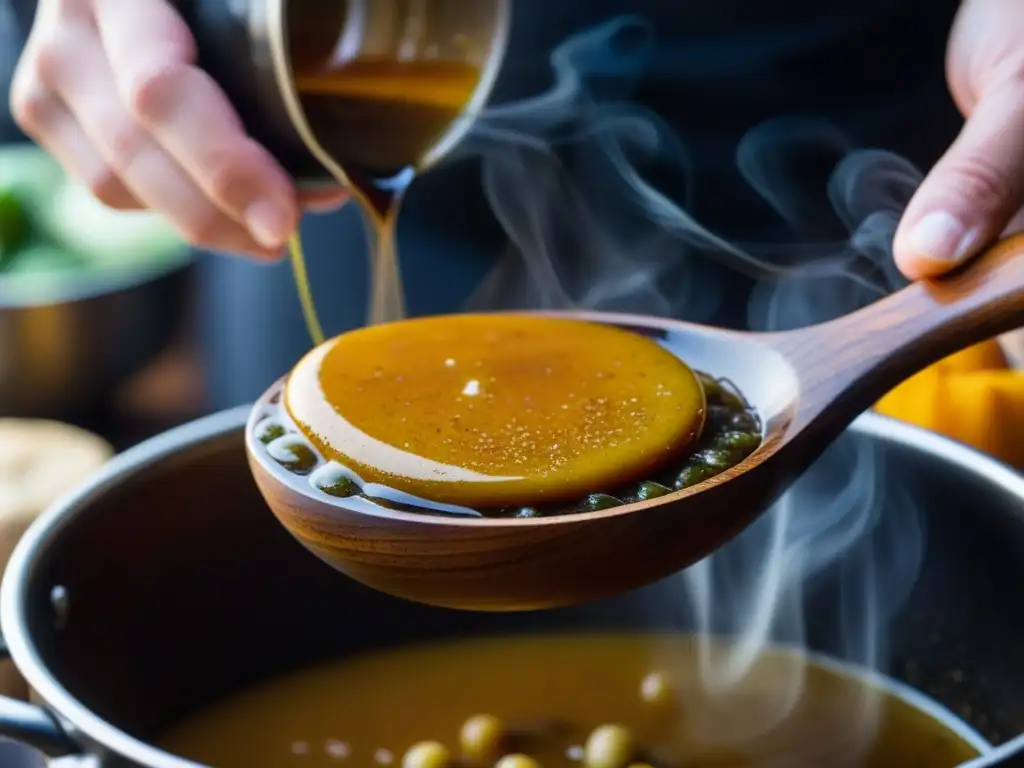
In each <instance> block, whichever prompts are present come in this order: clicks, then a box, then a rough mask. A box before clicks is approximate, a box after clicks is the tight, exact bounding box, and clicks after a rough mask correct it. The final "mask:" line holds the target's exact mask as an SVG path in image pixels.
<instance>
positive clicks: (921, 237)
mask: <svg viewBox="0 0 1024 768" xmlns="http://www.w3.org/2000/svg"><path fill="white" fill-rule="evenodd" d="M977 239H978V230H976V229H974V230H968V229H967V228H966V227H965V226H964V225H963V224H961V223H960V221H959V219H957V218H956V217H955V216H953V215H952V214H949V213H946V212H945V211H935V212H934V213H929V214H928V215H927V216H925V217H924V218H923V219H921V220H920V221H919V222H917V224H916V225H915V226H914V228H913V229H911V230H910V235H909V237H908V238H907V244H908V245H909V246H910V249H911V251H913V254H914V256H917V257H919V258H924V259H928V260H930V261H951V262H959V261H963V260H964V259H965V258H967V257H968V256H969V255H970V253H971V249H972V248H973V247H974V245H975V243H976V241H977Z"/></svg>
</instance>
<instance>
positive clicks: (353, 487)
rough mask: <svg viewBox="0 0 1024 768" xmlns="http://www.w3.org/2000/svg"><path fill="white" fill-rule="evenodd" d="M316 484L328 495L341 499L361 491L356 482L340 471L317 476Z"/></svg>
mask: <svg viewBox="0 0 1024 768" xmlns="http://www.w3.org/2000/svg"><path fill="white" fill-rule="evenodd" d="M315 485H316V487H317V488H318V489H319V490H321V491H323V492H324V493H326V494H327V495H328V496H335V497H336V498H339V499H347V498H349V497H351V496H355V495H356V494H357V493H359V486H358V485H357V484H356V482H355V481H354V480H353V479H352V478H350V477H348V476H346V475H345V474H343V473H342V472H340V471H339V472H337V473H331V474H328V475H324V476H323V477H318V478H316V483H315Z"/></svg>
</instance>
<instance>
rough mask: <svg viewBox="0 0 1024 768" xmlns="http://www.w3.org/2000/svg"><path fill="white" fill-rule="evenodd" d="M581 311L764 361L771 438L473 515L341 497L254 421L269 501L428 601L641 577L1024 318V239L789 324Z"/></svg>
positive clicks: (323, 548) (591, 591) (580, 588)
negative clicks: (313, 483)
mask: <svg viewBox="0 0 1024 768" xmlns="http://www.w3.org/2000/svg"><path fill="white" fill-rule="evenodd" d="M570 314H573V315H575V316H579V317H585V318H588V319H591V320H597V321H600V322H607V323H614V324H616V325H621V326H624V327H630V328H635V329H638V330H642V331H644V332H647V333H650V334H653V335H672V336H673V337H674V338H677V339H682V340H683V341H686V340H692V341H694V342H699V343H700V344H703V345H704V346H705V347H707V346H708V345H709V343H711V344H712V345H713V346H714V348H715V350H716V354H717V355H718V356H719V360H720V362H721V364H722V365H723V366H727V364H729V363H732V365H733V367H735V366H736V364H737V362H738V360H737V358H741V359H740V360H739V362H742V363H744V364H745V363H747V362H748V361H760V362H757V363H751V364H752V365H755V366H762V367H763V369H760V368H759V369H757V370H753V371H751V372H750V379H749V380H750V381H751V382H755V381H758V380H762V384H763V383H764V381H763V380H765V379H770V380H778V381H779V382H780V384H779V386H777V387H774V389H773V388H772V386H768V387H767V389H766V391H768V392H770V394H771V396H770V397H766V399H765V400H764V404H763V405H762V406H761V407H760V408H759V410H760V411H761V416H762V419H763V420H764V422H765V436H764V440H763V442H762V445H761V447H760V448H758V450H757V451H756V452H755V453H753V454H752V455H751V456H750V457H749V458H747V459H746V460H745V461H744V462H742V463H741V464H739V465H737V466H736V467H734V468H732V469H730V470H728V471H726V472H724V473H722V474H721V475H718V476H717V477H715V478H712V479H711V480H708V481H706V482H704V483H701V484H700V485H697V486H695V487H693V488H689V489H686V490H683V491H679V492H676V493H673V494H669V495H666V496H663V497H661V498H658V499H653V500H650V501H646V502H640V503H636V504H630V505H626V506H622V507H617V508H614V509H609V510H605V511H601V512H592V513H585V514H577V515H566V516H561V517H547V518H535V519H476V518H472V519H463V518H455V517H433V516H421V515H416V514H410V513H405V512H398V511H392V510H388V509H384V508H377V509H376V510H375V511H373V512H369V513H368V512H366V511H357V510H355V509H353V508H352V505H351V503H348V502H346V500H344V499H332V498H329V497H327V496H325V495H323V494H321V493H319V492H317V491H316V490H315V489H312V488H304V487H302V486H301V485H300V484H296V483H295V482H294V478H289V477H288V473H287V472H285V470H283V469H281V468H280V467H279V466H277V465H276V464H275V463H274V462H273V461H271V460H269V458H268V457H267V455H266V452H265V450H264V449H263V446H262V445H261V444H260V443H259V441H258V440H256V439H255V438H254V436H253V434H252V432H253V430H252V428H251V427H252V424H253V423H254V420H253V421H251V422H250V429H248V430H247V437H246V443H247V447H248V451H249V460H250V465H251V467H252V471H253V475H254V477H255V479H256V482H257V484H258V485H259V488H260V490H261V492H262V493H263V495H264V497H265V498H266V500H267V502H268V504H269V505H270V508H271V509H272V510H273V512H274V514H275V515H276V516H277V518H278V519H279V520H280V521H281V523H282V524H283V525H284V526H285V527H286V528H287V529H288V530H289V531H291V533H292V534H293V535H294V536H295V537H296V538H297V539H298V540H299V541H300V542H301V543H302V544H304V545H305V546H306V547H307V548H308V549H309V550H311V551H312V552H314V553H315V554H317V555H318V556H319V557H321V558H322V559H323V560H325V561H326V562H327V563H329V564H330V565H332V566H334V567H335V568H337V569H338V570H340V571H342V572H344V573H346V574H348V575H349V576H351V577H352V578H354V579H357V580H359V581H361V582H363V583H365V584H368V585H369V586H371V587H375V588H377V589H380V590H382V591H384V592H389V593H391V594H394V595H398V596H401V597H405V598H408V599H411V600H416V601H419V602H423V603H430V604H434V605H440V606H446V607H454V608H466V609H476V610H489V611H509V610H529V609H536V608H548V607H555V606H560V605H567V604H572V603H580V602H585V601H589V600H593V599H597V598H600V597H605V596H608V595H612V594H615V593H618V592H622V591H625V590H628V589H632V588H635V587H639V586H641V585H643V584H647V583H650V582H652V581H654V580H657V579H659V578H661V577H664V576H667V575H669V574H671V573H674V572H676V571H678V570H680V569H681V568H684V567H686V566H688V565H691V564H692V563H694V562H696V561H697V560H699V559H701V558H703V557H704V556H706V555H707V554H709V553H710V552H712V551H714V550H715V549H717V548H718V547H720V546H721V545H722V544H724V543H725V542H727V541H728V540H729V539H730V538H732V537H733V536H735V535H736V534H737V533H738V532H739V531H741V530H742V529H743V528H744V527H745V526H747V525H748V524H749V523H750V522H751V521H753V520H754V519H756V518H757V516H758V515H759V514H760V513H761V512H762V511H763V510H764V509H766V508H767V507H768V506H769V504H770V503H771V502H772V501H774V500H775V499H777V498H778V497H779V496H780V495H781V494H782V493H783V492H784V491H785V490H786V489H787V488H788V487H789V486H790V485H791V484H792V482H793V481H794V480H795V479H796V478H797V477H798V476H799V475H800V474H801V473H802V472H803V471H804V470H805V469H806V468H807V467H808V466H809V465H810V464H811V463H812V462H813V461H814V460H815V459H816V458H817V457H818V456H819V455H820V454H821V452H822V451H823V450H824V449H825V448H826V447H827V446H828V444H829V443H830V442H831V441H832V440H834V439H835V438H836V437H837V436H838V435H839V434H840V433H841V432H842V430H843V429H845V428H846V426H847V425H848V424H849V423H850V422H851V421H852V420H853V419H854V418H855V417H856V416H857V415H858V414H859V413H861V412H862V411H864V410H865V409H867V408H869V407H870V406H871V405H872V404H873V403H874V402H875V401H876V400H877V399H878V398H879V397H880V396H881V395H883V394H884V393H885V392H887V391H888V390H889V389H890V388H892V387H893V386H895V385H896V384H898V383H899V382H900V381H902V380H903V379H905V378H907V377H909V376H911V375H912V374H914V373H916V372H917V371H919V370H921V369H922V368H924V367H926V366H928V365H930V364H932V363H934V362H936V361H938V360H940V359H942V358H943V357H945V356H947V355H949V354H951V353H953V352H955V351H957V350H959V349H962V348H964V347H966V346H969V345H971V344H974V343H976V342H979V341H981V340H984V339H986V338H990V337H992V336H994V335H997V334H999V333H1002V332H1005V331H1009V330H1012V329H1014V328H1016V327H1019V326H1021V325H1024V236H1018V237H1014V238H1012V239H1010V240H1007V241H1005V242H1003V243H1001V244H999V245H998V246H996V247H995V248H993V249H992V250H991V251H990V252H989V253H987V254H985V255H984V256H982V257H980V258H979V259H977V260H975V261H974V262H973V263H971V264H970V265H968V266H967V267H966V268H964V269H962V270H960V271H959V272H958V273H957V274H954V275H951V276H949V277H946V278H944V279H942V280H936V281H929V282H920V283H916V284H914V285H911V286H909V287H907V288H905V289H903V290H901V291H899V292H897V293H895V294H893V295H892V296H889V297H887V298H885V299H883V300H881V301H879V302H877V303H876V304H874V305H872V306H870V307H867V308H866V309H863V310H861V311H859V312H856V313H854V314H851V315H848V316H846V317H843V318H840V319H839V320H836V321H833V322H830V323H826V324H822V325H818V326H812V327H809V328H805V329H801V330H798V331H792V332H788V333H779V334H744V333H736V332H732V331H723V330H718V329H713V328H707V327H703V326H697V325H690V324H686V323H680V322H676V321H672V320H665V319H660V318H649V317H638V316H627V315H617V314H601V313H570ZM752 352H756V353H758V354H752ZM730 358H732V359H731V360H730ZM766 361H770V362H771V364H770V365H767V364H766ZM710 372H711V373H712V374H715V373H716V372H717V371H715V370H711V371H710ZM769 384H771V382H769ZM281 386H282V385H281V382H278V383H277V384H276V385H275V386H274V387H273V388H272V389H271V390H270V391H268V393H267V395H266V396H265V397H264V398H262V399H261V400H260V402H259V403H257V405H256V410H255V411H254V414H256V413H258V412H259V411H260V409H261V408H267V407H269V404H270V403H271V401H272V400H273V399H274V398H275V397H276V395H277V393H279V391H280V388H281ZM741 389H743V387H742V386H741ZM783 395H784V396H783Z"/></svg>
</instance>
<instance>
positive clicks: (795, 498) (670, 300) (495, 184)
mask: <svg viewBox="0 0 1024 768" xmlns="http://www.w3.org/2000/svg"><path fill="white" fill-rule="evenodd" d="M652 47H653V31H652V30H651V28H650V27H649V26H648V25H647V24H646V23H645V22H644V21H643V20H641V19H638V18H635V17H622V18H618V19H615V20H613V21H611V22H609V23H607V24H605V25H603V26H600V27H598V28H596V29H593V30H589V31H587V32H584V33H582V34H580V35H577V36H575V37H573V38H571V39H570V40H568V41H566V42H565V43H564V44H562V45H561V46H560V47H559V48H558V49H557V50H556V51H555V52H554V54H553V55H552V66H553V69H554V72H555V76H556V82H555V85H554V86H553V88H552V89H551V90H550V91H548V92H547V93H545V94H542V95H540V96H537V97H535V98H531V99H528V100H525V101H520V102H516V103H513V104H508V105H502V106H499V107H495V108H492V109H491V110H490V111H488V112H487V113H486V114H484V115H482V116H481V117H480V119H479V121H478V123H477V126H476V128H475V130H474V131H473V133H472V135H471V136H470V138H469V139H468V140H467V141H466V143H465V144H464V146H463V147H462V152H461V154H464V155H465V154H469V155H474V156H477V157H478V158H480V160H481V163H482V169H483V181H484V189H485V192H486V195H487V197H488V200H489V202H490V204H491V206H492V209H493V211H494V213H495V215H496V216H497V218H498V220H499V221H500V222H501V224H502V226H503V227H504V229H505V231H506V233H507V234H508V237H509V240H510V243H511V245H512V248H511V249H510V251H509V253H508V254H506V257H505V258H504V259H503V260H502V261H501V263H500V264H499V265H498V267H497V268H496V269H495V270H494V272H493V273H492V274H491V275H490V277H489V278H488V280H487V281H486V282H485V283H484V284H483V285H482V286H481V287H480V289H479V291H478V292H477V294H476V295H475V296H474V297H473V299H472V300H471V302H470V306H471V307H473V308H481V307H483V308H518V307H530V308H538V307H540V308H572V307H581V308H588V309H602V310H619V311H630V312H637V313H642V314H653V315H663V316H673V317H680V318H684V319H688V320H695V321H702V320H707V319H709V318H711V317H712V316H713V314H714V313H715V312H716V311H717V310H718V309H719V308H720V304H721V302H722V301H723V297H724V296H725V295H726V292H725V291H724V290H723V285H722V283H721V279H722V278H721V269H720V267H721V266H722V265H724V266H726V267H728V268H730V269H731V270H732V271H734V272H738V273H742V274H744V275H747V276H750V277H753V278H755V279H757V280H758V281H759V284H758V287H757V288H756V289H755V291H754V293H753V298H752V300H751V302H750V306H749V308H748V313H747V321H748V325H749V327H750V328H752V329H755V330H781V329H789V328H795V327H801V326H805V325H808V324H812V323H817V322H822V321H825V320H828V319H831V318H833V317H836V316H838V315H841V314H845V313H847V312H850V311H853V310H855V309H857V308H859V307H861V306H864V305H866V304H868V303H870V302H872V301H874V300H876V299H877V298H879V297H881V296H883V295H885V294H887V293H889V292H891V291H892V290H893V289H895V288H897V287H899V286H900V285H901V284H902V279H901V278H900V276H899V274H898V273H897V272H896V270H895V268H894V266H893V263H892V259H891V251H890V244H891V242H892V236H893V233H894V231H895V227H896V224H897V221H898V218H899V215H900V212H901V210H902V209H903V207H904V206H905V204H906V202H907V201H908V200H909V198H910V195H911V193H912V192H913V190H914V189H915V187H916V186H917V184H918V183H919V181H920V178H921V176H920V174H919V173H918V171H917V170H916V169H915V168H914V167H913V166H912V165H911V164H909V163H908V162H906V161H905V160H902V159H901V158H899V157H897V156H895V155H892V154H891V153H887V152H882V151H875V150H870V151H856V150H854V149H853V148H852V147H850V146H848V145H847V143H846V142H845V139H844V138H843V137H842V135H841V134H839V133H838V132H837V131H836V130H835V129H834V128H832V127H831V126H829V125H826V124H822V123H818V122H815V121H810V120H798V119H787V120H776V121H773V122H771V123H767V124H763V125H760V126H758V127H756V128H755V129H754V130H752V131H750V132H749V133H748V134H747V136H746V137H745V138H744V139H743V140H742V141H741V142H740V144H739V146H738V148H737V152H736V163H737V166H738V168H739V170H740V173H741V175H742V177H743V178H744V179H745V181H746V182H747V184H748V185H749V186H750V187H751V188H753V189H754V190H756V192H757V193H758V194H759V196H760V197H761V198H762V199H763V201H764V202H765V203H766V204H767V205H768V206H769V207H770V209H771V210H772V211H774V213H775V214H776V216H777V222H776V224H777V225H778V231H780V232H784V233H785V234H784V235H781V236H778V237H774V238H772V239H770V240H768V239H765V240H764V241H761V242H756V241H751V242H743V241H742V240H741V239H740V238H736V237H734V236H733V237H727V236H725V235H722V234H719V233H716V232H714V231H712V230H711V229H710V228H708V227H705V226H703V225H702V224H701V223H700V222H699V221H697V219H696V218H695V217H694V216H692V215H690V214H689V213H687V208H689V207H690V203H691V202H692V198H693V196H694V195H696V194H699V190H697V189H696V188H695V187H694V176H693V172H692V166H691V163H690V161H689V158H688V155H687V151H686V147H685V145H684V144H683V142H682V141H681V140H680V139H679V138H678V137H677V136H676V135H675V134H674V133H673V132H672V131H671V130H670V129H669V127H668V126H667V125H666V123H665V122H664V121H663V120H662V119H660V118H659V117H658V116H657V115H656V114H654V113H652V112H651V111H649V110H647V109H644V108H642V107H639V106H637V105H635V104H633V103H630V101H629V94H630V92H631V90H632V87H633V86H634V84H635V82H636V81H637V80H638V78H639V77H640V75H641V73H642V72H643V70H644V66H645V64H646V62H647V61H648V58H649V57H650V55H651V51H652ZM609 75H611V77H609ZM823 156H831V157H834V162H833V163H832V165H833V169H832V172H831V176H830V178H829V179H828V181H827V184H826V183H825V182H824V180H823V181H822V183H821V184H820V186H817V187H814V186H813V185H812V186H810V187H808V185H807V184H806V183H803V178H804V177H803V175H802V174H801V173H800V169H801V168H802V167H804V165H805V163H804V161H805V159H806V158H807V157H817V158H820V157H823ZM652 170H653V171H654V172H655V174H654V175H656V176H657V177H658V178H660V179H665V178H673V179H674V180H675V182H676V183H675V184H674V186H675V187H677V188H679V189H682V190H684V192H683V193H682V194H681V195H676V196H675V197H671V196H669V195H668V194H665V193H664V192H662V191H661V188H662V187H661V186H660V185H658V184H656V183H654V182H652V181H650V180H649V179H650V178H651V175H652V174H651V173H649V172H650V171H652ZM680 197H681V198H683V199H678V198H680ZM826 214H827V215H826ZM709 265H711V266H717V267H719V269H709ZM712 373H713V372H712ZM898 482H899V480H898V478H893V477H890V476H887V475H886V474H885V468H884V466H883V465H882V464H881V462H880V457H879V456H878V455H877V454H876V452H875V450H874V448H873V447H872V446H871V445H869V444H868V443H866V442H863V441H861V442H858V441H856V440H854V439H852V438H844V439H843V440H841V441H839V442H838V443H837V444H836V445H835V446H834V447H833V449H832V450H831V451H830V452H829V453H828V454H827V455H826V456H825V457H824V458H822V460H821V461H819V462H818V463H817V464H816V465H815V466H814V467H813V468H812V469H811V470H810V471H809V472H808V473H807V474H806V475H805V476H804V477H803V478H802V479H801V481H800V482H799V483H798V484H797V485H796V486H795V487H794V488H793V489H792V490H791V491H790V492H789V493H788V494H787V495H786V496H785V497H784V498H783V499H782V500H780V501H779V502H778V503H777V504H776V505H774V507H773V508H772V509H771V510H770V511H769V512H768V513H766V514H765V515H764V516H763V517H762V518H761V519H760V520H759V521H758V522H756V523H755V524H754V525H752V526H751V527H750V528H748V529H747V530H746V531H745V532H744V533H743V534H741V535H740V536H739V537H738V538H737V539H735V540H734V541H732V542H731V543H730V544H728V545H727V546H726V547H724V548H723V549H721V550H720V551H719V552H717V553H715V554H714V555H712V556H711V557H709V558H707V559H706V560H704V561H703V562H700V563H698V564H697V565H695V566H693V567H692V568H690V569H689V570H687V571H686V572H684V573H682V574H680V575H679V576H678V577H676V580H677V585H678V590H677V593H678V600H680V601H687V602H688V603H689V606H688V608H689V609H690V613H691V614H692V615H693V616H694V617H695V620H696V626H695V629H696V630H698V631H699V632H700V634H701V640H700V641H699V645H698V648H697V652H696V659H697V661H698V665H699V668H698V673H699V680H700V682H701V686H702V688H703V690H704V694H705V695H706V697H707V700H708V701H710V702H712V703H713V706H711V707H710V708H709V709H708V711H707V717H703V718H701V717H698V718H696V720H695V721H692V722H690V723H688V724H687V725H686V727H689V728H692V729H693V732H694V733H693V738H694V739H696V740H698V741H703V742H706V743H707V744H708V745H709V746H716V745H717V746H720V745H728V746H729V747H731V748H734V749H739V750H742V748H743V745H744V744H747V743H750V742H751V741H752V740H754V739H762V738H763V737H765V736H766V734H771V733H772V732H773V731H776V730H779V729H781V728H782V726H783V725H784V723H785V720H786V717H787V715H788V714H789V713H790V712H791V710H792V708H793V707H794V705H795V703H796V702H797V701H798V700H799V698H800V695H801V692H802V691H803V685H804V680H805V673H806V660H805V659H804V658H803V657H801V656H800V655H793V656H791V657H787V660H786V661H785V665H786V667H787V668H786V670H785V674H784V675H782V676H781V677H779V676H777V675H776V676H775V677H773V685H772V686H771V687H770V689H766V690H760V689H759V697H758V698H757V700H756V701H754V702H753V704H752V703H751V701H749V697H746V696H745V694H744V696H745V698H744V701H743V706H739V704H740V702H739V701H738V699H736V697H738V696H740V695H741V694H742V693H743V692H744V691H745V690H746V689H745V683H746V682H747V681H749V680H750V679H751V676H752V675H754V673H755V670H756V668H757V666H758V663H759V660H760V659H761V658H762V656H763V654H764V651H765V650H766V649H767V648H768V647H769V646H771V645H778V644H781V645H786V646H795V647H797V648H806V647H807V644H808V624H809V622H810V621H811V618H810V617H808V616H806V615H805V599H806V597H807V594H808V592H809V591H810V590H813V589H814V587H815V583H816V579H817V578H818V577H819V576H820V574H822V573H824V572H826V571H828V572H829V573H832V574H838V578H837V579H836V580H835V581H834V582H833V584H834V586H832V587H831V588H832V589H834V590H835V595H834V599H835V601H836V602H837V605H838V610H837V611H836V614H835V618H834V620H833V622H834V623H835V624H836V626H835V627H830V628H829V629H830V630H833V631H834V633H838V634H839V636H840V637H841V649H840V654H841V655H842V657H843V659H844V660H845V661H848V662H851V663H854V664H857V665H863V666H866V667H869V668H872V669H875V670H879V671H884V669H885V666H886V662H887V653H886V650H887V649H886V622H887V620H888V617H889V616H890V615H891V614H892V612H893V611H895V610H897V609H898V608H899V607H900V606H901V605H902V603H903V602H904V600H905V599H906V597H907V595H908V594H909V590H910V588H911V586H912V585H913V583H914V580H915V578H916V575H917V572H918V569H919V566H920V562H921V558H922V553H923V535H922V530H921V524H920V519H919V515H918V512H917V510H916V509H915V507H914V505H913V502H912V501H911V497H910V495H909V494H907V493H901V492H900V489H899V488H898V487H897V484H898ZM882 489H885V499H884V500H885V504H886V509H885V510H884V514H882V509H881V506H882V502H883V498H882ZM894 500H899V502H898V503H896V502H894ZM664 608H665V607H664V606H662V607H661V608H660V609H659V607H657V606H655V607H654V608H653V610H664ZM814 621H815V622H816V623H819V624H820V622H821V621H823V619H822V618H821V617H814ZM710 635H725V636H728V637H730V638H731V640H730V641H729V642H727V643H716V642H714V641H713V640H712V639H711V638H710ZM780 681H781V682H780ZM877 704H878V697H877V696H875V695H873V694H872V693H871V689H865V692H864V695H863V697H862V698H861V699H860V700H859V701H857V702H855V703H854V704H852V705H851V706H853V707H854V708H853V709H851V711H850V712H849V713H846V714H847V716H846V718H845V720H846V726H847V727H846V728H845V729H844V734H845V738H844V739H843V740H841V741H832V742H830V743H828V744H822V745H818V747H820V750H821V751H820V752H819V753H815V754H805V755H802V756H800V755H794V754H792V752H789V753H788V758H787V759H788V760H794V759H796V760H798V761H800V758H801V757H802V758H804V759H805V761H810V762H812V763H813V762H815V761H824V762H821V763H820V764H828V765H842V764H844V763H845V762H846V761H849V760H853V759H855V758H856V756H857V751H858V745H862V744H864V743H866V742H867V739H866V737H867V736H868V735H870V733H871V732H872V729H873V728H874V725H875V722H876V718H877V714H878V712H877ZM752 707H753V708H752ZM804 746H805V747H806V746H807V745H804ZM792 747H793V745H792V744H790V745H788V746H787V749H792ZM780 757H781V755H780ZM763 760H764V764H765V765H772V764H775V763H773V762H772V757H771V755H764V756H763Z"/></svg>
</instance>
